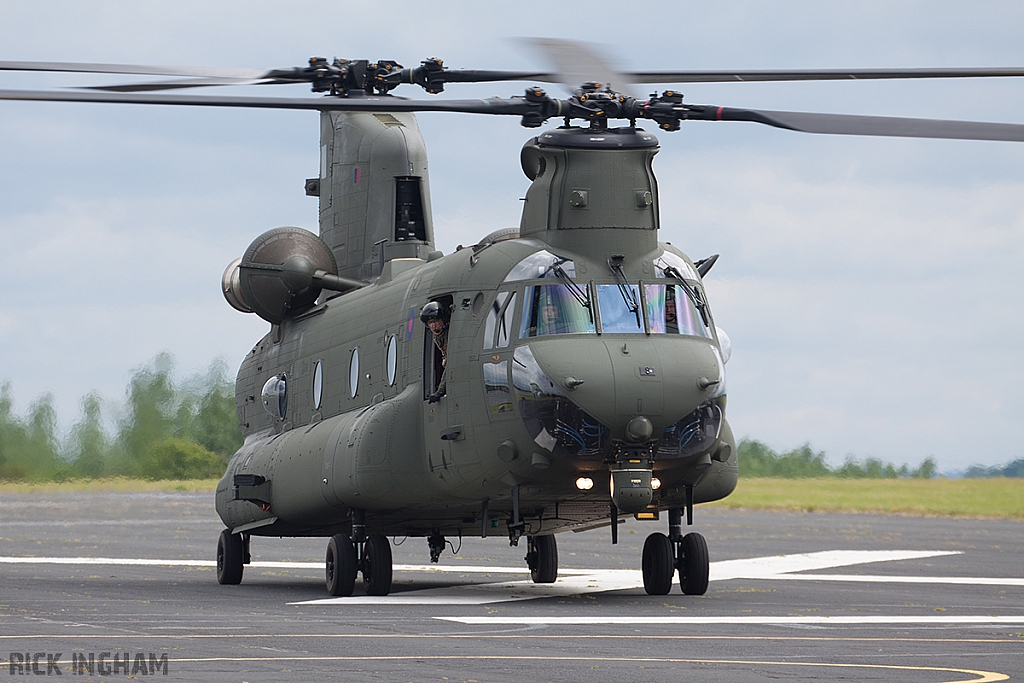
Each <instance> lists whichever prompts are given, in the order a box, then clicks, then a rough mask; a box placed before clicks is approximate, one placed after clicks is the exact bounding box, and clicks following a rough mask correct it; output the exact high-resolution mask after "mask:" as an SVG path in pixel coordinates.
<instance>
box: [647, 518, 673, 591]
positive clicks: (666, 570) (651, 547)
mask: <svg viewBox="0 0 1024 683" xmlns="http://www.w3.org/2000/svg"><path fill="white" fill-rule="evenodd" d="M672 554H673V553H672V541H670V540H669V539H668V536H666V535H665V534H662V533H653V534H651V535H650V536H648V537H647V540H646V541H644V554H643V558H642V562H641V566H642V567H643V574H644V590H645V591H647V594H648V595H668V592H669V591H670V590H672V575H673V574H675V558H674V557H673V556H672Z"/></svg>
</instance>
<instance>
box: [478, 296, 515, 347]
mask: <svg viewBox="0 0 1024 683" xmlns="http://www.w3.org/2000/svg"><path fill="white" fill-rule="evenodd" d="M515 314H516V293H515V292H498V294H497V296H496V297H495V298H494V303H492V304H491V307H490V309H489V310H488V311H487V318H486V320H484V349H485V350H486V349H493V348H502V347H505V346H508V342H509V339H510V338H511V336H512V335H511V331H512V320H513V318H515Z"/></svg>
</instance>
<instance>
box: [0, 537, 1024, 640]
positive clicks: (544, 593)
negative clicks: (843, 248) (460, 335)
mask: <svg viewBox="0 0 1024 683" xmlns="http://www.w3.org/2000/svg"><path fill="white" fill-rule="evenodd" d="M956 554H959V553H957V552H950V551H915V550H826V551H822V552H817V553H800V554H793V555H774V556H769V557H754V558H748V559H740V560H724V561H721V562H712V563H711V568H710V579H711V581H728V580H732V579H755V580H772V581H787V580H788V581H845V582H860V583H864V582H869V583H915V584H945V585H980V586H1018V587H1020V586H1024V579H1021V578H995V577H966V576H906V575H878V574H799V573H797V572H808V571H816V570H818V571H820V570H822V569H834V568H837V567H849V566H853V565H859V564H866V563H871V562H893V561H900V560H916V559H924V558H930V557H940V556H943V555H956ZM0 564H56V565H73V566H90V565H93V566H97V565H106V566H151V567H203V568H214V567H215V566H216V563H215V562H214V561H213V560H163V559H140V558H111V557H0ZM249 566H250V567H252V568H256V569H301V570H307V569H308V570H312V571H317V572H322V571H323V563H322V562H273V561H263V562H260V561H257V562H253V563H252V564H250V565H249ZM394 568H395V571H396V572H398V573H402V572H418V573H427V574H431V573H436V574H442V575H443V574H457V575H466V574H469V575H476V576H475V577H474V579H475V580H477V581H479V579H480V575H485V576H488V577H490V576H495V575H497V576H499V577H500V576H501V575H507V576H512V577H519V576H522V577H523V578H522V579H519V578H515V579H512V580H505V581H487V582H485V583H470V584H462V585H458V586H450V587H444V588H428V589H424V590H411V591H406V592H398V593H393V594H392V595H388V596H361V595H354V596H350V597H347V598H324V599H319V600H309V601H304V602H297V603H292V604H300V605H301V604H304V605H309V604H321V605H322V604H348V605H358V604H373V605H389V604H390V605H483V604H488V603H496V602H510V601H519V600H533V599H538V598H550V597H564V596H571V595H582V594H587V593H602V592H606V591H617V590H637V589H642V588H643V576H642V574H641V572H640V571H638V570H634V569H574V568H564V569H561V570H559V575H560V578H559V580H558V581H557V582H555V583H553V584H535V583H533V582H532V581H530V579H529V578H528V574H529V570H528V569H526V567H523V566H520V567H503V566H489V565H462V566H460V565H436V564H428V565H422V564H396V565H395V567H394ZM833 623H834V622H833ZM944 623H948V622H944Z"/></svg>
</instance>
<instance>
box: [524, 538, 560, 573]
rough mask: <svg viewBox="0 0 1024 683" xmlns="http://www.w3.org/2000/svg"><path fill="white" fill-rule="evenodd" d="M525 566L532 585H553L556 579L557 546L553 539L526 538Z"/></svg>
mask: <svg viewBox="0 0 1024 683" xmlns="http://www.w3.org/2000/svg"><path fill="white" fill-rule="evenodd" d="M527 543H528V546H527V548H528V549H527V551H526V564H528V565H529V566H530V578H531V579H533V582H534V583H554V582H555V580H556V579H557V578H558V544H557V543H556V542H555V537H554V536H551V535H548V536H530V537H528V538H527Z"/></svg>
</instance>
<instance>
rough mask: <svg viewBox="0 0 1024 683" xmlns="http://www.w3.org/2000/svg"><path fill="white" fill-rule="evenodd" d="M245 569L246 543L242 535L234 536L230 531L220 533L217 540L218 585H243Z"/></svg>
mask: <svg viewBox="0 0 1024 683" xmlns="http://www.w3.org/2000/svg"><path fill="white" fill-rule="evenodd" d="M243 569H245V542H244V541H243V540H242V534H233V533H231V530H230V529H225V530H224V531H222V532H220V538H219V539H218V540H217V583H219V584H221V585H222V586H237V585H238V584H240V583H242V571H243Z"/></svg>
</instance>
